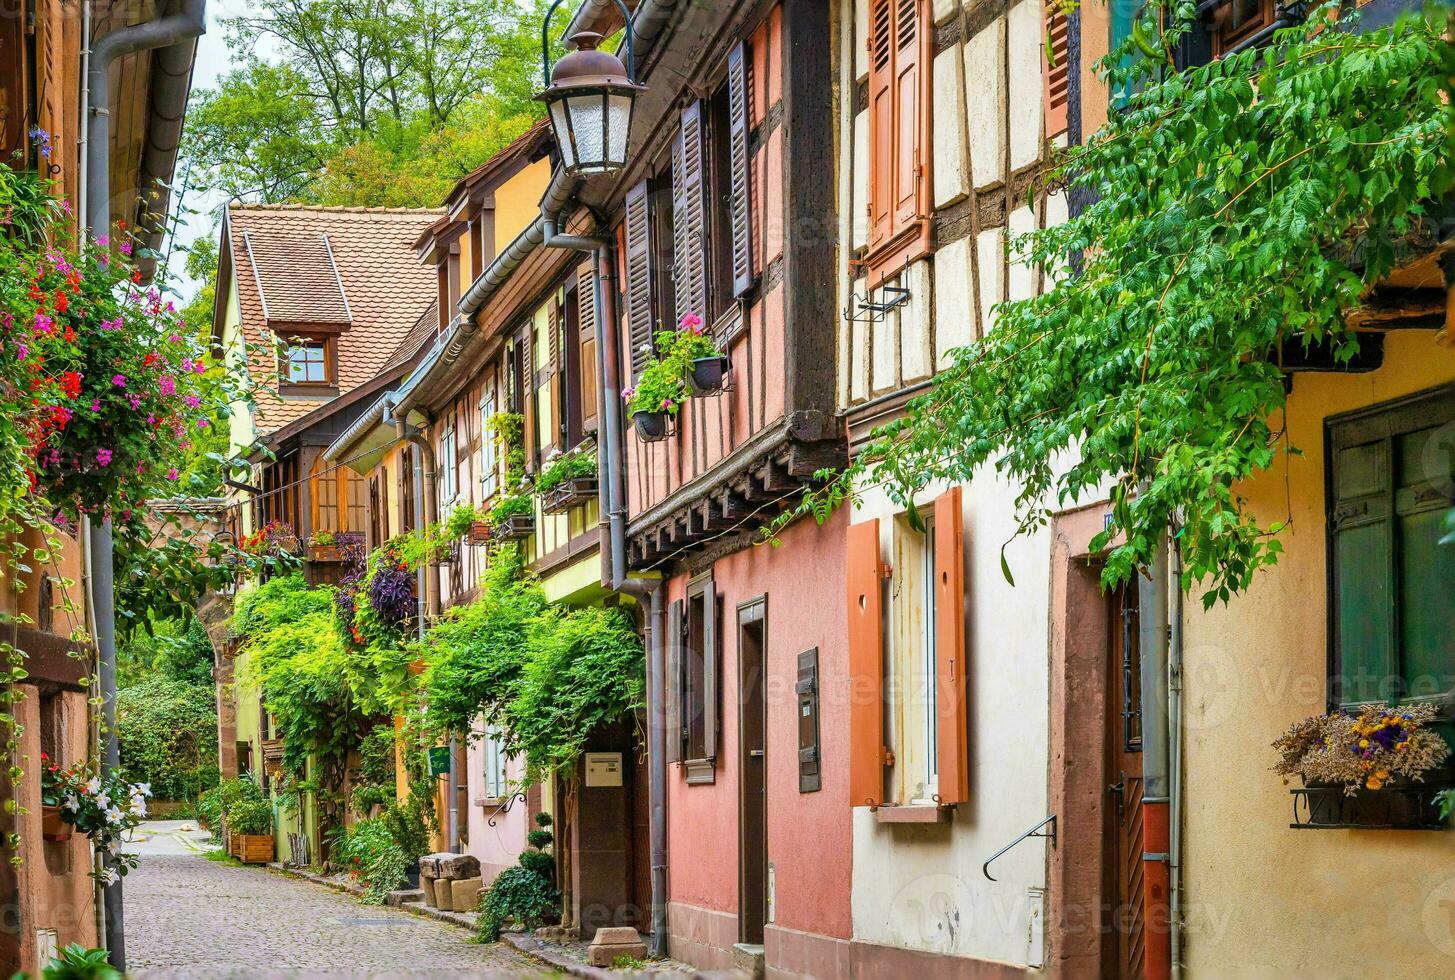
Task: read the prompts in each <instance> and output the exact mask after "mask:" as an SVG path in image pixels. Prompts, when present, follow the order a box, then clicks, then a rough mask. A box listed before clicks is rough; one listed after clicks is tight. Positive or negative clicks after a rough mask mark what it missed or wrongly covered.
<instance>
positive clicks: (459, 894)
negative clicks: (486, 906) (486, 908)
mask: <svg viewBox="0 0 1455 980" xmlns="http://www.w3.org/2000/svg"><path fill="white" fill-rule="evenodd" d="M484 886H485V880H484V879H483V878H481V877H480V876H479V875H476V876H475V877H474V878H461V879H459V880H457V881H452V882H450V907H451V908H453V909H454V910H455V911H456V912H469V911H471V910H472V909H474V907H475V906H476V905H478V904H479V903H480V889H481V888H483V887H484Z"/></svg>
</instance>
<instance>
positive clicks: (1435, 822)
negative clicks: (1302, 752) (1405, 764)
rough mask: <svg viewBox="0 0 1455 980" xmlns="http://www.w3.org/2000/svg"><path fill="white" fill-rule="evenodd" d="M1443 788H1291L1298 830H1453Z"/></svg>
mask: <svg viewBox="0 0 1455 980" xmlns="http://www.w3.org/2000/svg"><path fill="white" fill-rule="evenodd" d="M1442 788H1443V787H1441V786H1434V785H1425V784H1424V783H1402V784H1390V785H1386V786H1384V787H1382V788H1381V789H1357V790H1355V791H1354V793H1353V794H1352V795H1350V794H1348V793H1346V792H1345V791H1344V787H1343V786H1342V785H1336V784H1320V783H1310V784H1309V785H1307V786H1303V787H1298V788H1294V789H1290V790H1289V793H1290V794H1291V795H1292V796H1293V822H1292V823H1291V824H1289V826H1290V827H1292V828H1294V829H1295V830H1449V829H1450V823H1449V821H1448V820H1443V819H1441V817H1440V809H1439V806H1438V805H1437V804H1436V803H1435V794H1436V793H1438V792H1440V790H1441V789H1442Z"/></svg>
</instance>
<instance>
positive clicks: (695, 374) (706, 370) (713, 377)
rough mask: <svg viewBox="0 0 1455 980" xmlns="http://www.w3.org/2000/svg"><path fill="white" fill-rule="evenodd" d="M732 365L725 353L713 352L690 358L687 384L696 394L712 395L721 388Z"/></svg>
mask: <svg viewBox="0 0 1455 980" xmlns="http://www.w3.org/2000/svg"><path fill="white" fill-rule="evenodd" d="M731 367H732V364H731V362H730V361H729V360H728V358H727V355H726V354H713V355H711V356H708V357H697V358H693V360H692V370H691V372H689V373H688V375H687V384H688V386H689V387H691V388H692V393H693V394H696V395H713V394H716V393H718V392H720V391H722V390H723V382H724V380H725V379H726V378H727V373H728V371H729V369H730V368H731Z"/></svg>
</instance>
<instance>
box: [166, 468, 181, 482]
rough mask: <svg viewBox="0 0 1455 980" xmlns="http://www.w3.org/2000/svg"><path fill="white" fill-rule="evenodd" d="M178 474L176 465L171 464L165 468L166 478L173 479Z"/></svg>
mask: <svg viewBox="0 0 1455 980" xmlns="http://www.w3.org/2000/svg"><path fill="white" fill-rule="evenodd" d="M178 476H180V474H179V473H178V472H177V467H175V466H173V467H172V468H171V469H169V470H167V479H169V480H175V479H177V477H178Z"/></svg>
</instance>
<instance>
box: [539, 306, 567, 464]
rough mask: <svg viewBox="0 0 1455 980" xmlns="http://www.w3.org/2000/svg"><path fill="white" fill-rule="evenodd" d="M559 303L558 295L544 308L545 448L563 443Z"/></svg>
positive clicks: (564, 418) (563, 408)
mask: <svg viewBox="0 0 1455 980" xmlns="http://www.w3.org/2000/svg"><path fill="white" fill-rule="evenodd" d="M561 312H562V311H561V301H560V296H559V293H557V295H553V296H552V297H551V298H550V301H549V302H548V304H547V306H546V356H547V357H548V358H549V363H548V364H546V384H545V387H546V400H547V402H549V404H550V406H551V431H550V432H546V433H543V434H542V435H543V436H544V438H542V440H541V442H542V443H543V444H544V445H545V446H547V447H552V446H559V447H561V448H564V446H562V443H563V442H565V438H564V433H565V430H566V399H565V389H564V387H563V386H562V384H561V382H562V381H563V380H564V374H563V371H562V368H561V330H562V329H563V324H562V322H561V321H562V319H563V318H562V316H561Z"/></svg>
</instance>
